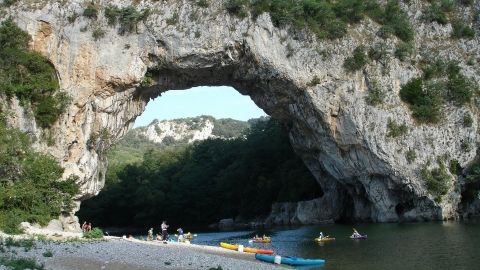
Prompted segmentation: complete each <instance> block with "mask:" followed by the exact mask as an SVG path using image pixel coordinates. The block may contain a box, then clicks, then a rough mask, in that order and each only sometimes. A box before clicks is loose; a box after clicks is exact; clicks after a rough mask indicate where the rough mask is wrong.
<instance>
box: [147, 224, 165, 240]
mask: <svg viewBox="0 0 480 270" xmlns="http://www.w3.org/2000/svg"><path fill="white" fill-rule="evenodd" d="M168 227H169V226H168V225H167V222H166V221H163V222H162V225H161V226H160V229H161V231H162V234H161V235H160V234H158V233H157V235H156V236H155V240H158V241H164V243H167V241H168ZM147 240H148V241H153V228H150V230H148V234H147Z"/></svg>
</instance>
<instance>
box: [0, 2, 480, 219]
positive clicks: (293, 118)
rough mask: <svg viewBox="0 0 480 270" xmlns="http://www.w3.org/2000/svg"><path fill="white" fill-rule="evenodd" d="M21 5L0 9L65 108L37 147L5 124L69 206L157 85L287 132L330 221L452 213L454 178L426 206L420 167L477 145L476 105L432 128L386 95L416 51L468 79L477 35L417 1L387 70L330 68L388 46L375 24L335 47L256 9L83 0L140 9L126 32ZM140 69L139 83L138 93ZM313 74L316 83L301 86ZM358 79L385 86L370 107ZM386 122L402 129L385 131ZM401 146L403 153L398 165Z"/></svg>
mask: <svg viewBox="0 0 480 270" xmlns="http://www.w3.org/2000/svg"><path fill="white" fill-rule="evenodd" d="M23 2H24V1H18V2H17V4H15V5H13V6H11V7H8V8H4V11H3V12H4V14H5V13H6V14H7V15H9V16H12V17H13V19H14V20H15V22H17V23H18V25H19V26H20V27H21V28H22V29H24V30H26V31H28V32H29V33H30V34H31V35H32V37H33V41H32V44H31V46H32V48H33V49H34V50H36V51H38V52H40V53H41V54H43V55H44V56H46V57H47V58H48V59H50V61H51V63H52V64H53V65H54V66H55V68H56V70H57V72H58V77H59V79H60V85H61V88H62V89H63V90H65V91H66V92H68V93H69V94H70V96H71V97H72V99H73V102H72V103H71V105H70V107H69V109H68V111H67V113H65V114H64V115H62V116H61V117H60V119H59V120H58V122H57V123H56V124H55V125H54V126H53V128H52V129H51V131H50V132H51V133H52V136H53V138H54V140H55V144H54V145H50V146H49V145H47V144H46V143H45V142H44V141H43V140H42V139H41V138H42V134H44V133H45V132H46V131H42V130H40V129H39V128H38V127H37V126H36V125H35V123H33V122H32V120H31V119H29V113H28V112H27V111H25V110H24V109H23V108H20V107H19V106H18V103H15V101H14V102H12V103H11V104H10V108H11V110H12V111H13V112H14V113H15V117H14V118H12V119H11V124H12V125H15V126H17V127H20V128H21V129H23V130H25V131H28V132H29V133H31V134H32V136H36V137H37V138H38V140H37V142H36V143H35V147H36V148H37V149H39V150H42V151H44V152H48V153H51V154H52V155H54V156H55V157H56V158H57V159H58V160H60V161H61V162H62V165H63V166H64V167H65V176H68V175H70V174H75V175H77V176H79V180H78V183H79V185H80V186H81V194H80V195H79V197H78V200H79V201H81V200H84V199H87V198H89V197H91V196H94V195H96V194H97V193H98V192H99V191H100V190H101V189H102V187H103V185H104V176H105V170H106V167H107V161H106V159H105V157H104V150H105V149H106V148H107V147H108V146H109V145H111V144H112V143H114V142H115V141H116V140H117V139H118V138H120V137H121V136H122V135H124V134H125V133H126V131H128V129H130V128H131V126H132V124H133V122H134V120H135V118H136V117H137V116H138V115H140V114H141V113H142V112H143V110H144V108H145V105H146V104H147V102H148V101H149V100H150V99H151V98H155V97H158V96H159V95H161V93H162V92H164V91H166V90H168V89H187V88H189V87H193V86H201V85H211V86H215V85H230V86H233V87H235V89H237V90H238V91H239V92H241V93H242V94H245V95H249V96H250V97H251V98H252V99H253V100H254V102H255V103H256V104H257V105H258V106H259V107H261V108H262V109H263V110H264V111H265V112H266V113H268V114H269V115H270V116H272V117H274V118H276V119H278V120H280V121H282V122H283V123H285V125H286V126H287V127H288V128H289V130H290V138H291V142H292V145H293V146H294V148H295V150H296V152H297V153H298V154H299V155H300V156H301V157H302V158H303V160H304V161H305V163H306V164H307V166H308V167H309V168H310V170H311V171H312V172H313V174H314V175H315V176H316V178H317V180H318V182H319V184H320V185H321V186H322V189H323V190H324V192H325V194H326V197H325V199H322V200H323V201H322V204H330V206H334V208H332V209H334V210H335V211H333V212H332V216H331V218H333V219H335V218H336V217H338V216H340V215H343V216H346V217H351V218H355V219H358V220H366V221H375V222H391V221H399V220H431V219H445V218H454V217H456V216H457V215H458V211H459V205H460V202H461V196H460V194H461V193H460V191H461V187H462V183H461V182H459V181H458V179H457V178H456V177H455V176H452V179H453V181H452V183H451V186H450V190H449V192H448V194H447V195H445V196H444V197H443V198H442V201H441V202H436V201H435V200H434V198H433V196H432V195H431V194H429V193H428V191H427V190H426V187H425V183H424V181H423V179H422V178H421V176H420V169H421V168H422V167H423V166H424V165H426V164H427V165H428V164H430V165H428V166H429V167H430V168H433V167H435V166H436V164H435V162H431V161H435V160H436V158H437V157H439V156H444V155H448V157H449V159H456V160H458V162H459V164H460V165H461V166H462V167H465V166H466V165H467V164H468V163H469V162H471V161H472V160H473V159H474V158H475V156H476V154H475V151H465V150H464V149H462V142H463V141H464V140H468V141H471V142H477V141H478V139H479V136H478V132H477V128H478V120H477V114H478V112H477V109H476V108H475V107H473V106H471V107H453V106H447V108H446V111H447V113H446V114H445V117H444V119H443V120H442V123H440V124H438V125H420V124H417V123H415V121H414V119H413V118H412V117H411V112H410V111H409V109H408V107H407V106H406V104H404V103H402V101H401V100H400V98H399V95H398V92H399V89H400V87H401V85H403V84H405V83H406V82H407V81H408V80H409V79H411V78H412V77H415V76H419V75H420V74H421V70H420V68H419V67H418V66H417V65H415V63H419V62H421V61H422V60H423V59H427V58H429V57H439V58H442V59H452V60H457V61H459V63H460V66H461V67H462V69H463V71H462V72H464V73H465V74H466V75H468V76H473V77H474V78H475V79H476V80H477V81H478V69H479V64H478V63H473V64H472V65H467V64H466V62H467V59H469V58H473V59H478V57H479V50H478V48H479V39H478V36H477V37H475V38H474V39H473V40H469V41H466V40H454V39H451V38H450V33H451V25H450V24H446V25H443V26H442V25H438V24H436V23H425V22H424V21H422V20H421V18H422V14H421V10H422V5H423V4H422V3H423V2H421V1H412V3H411V4H410V5H409V6H403V8H404V9H406V10H407V11H408V14H409V17H410V20H411V21H412V22H413V24H414V29H415V32H416V38H415V42H414V47H415V55H414V57H413V59H414V61H413V62H405V63H404V62H400V61H399V60H398V59H396V58H394V57H393V56H392V54H393V49H391V54H389V56H388V63H389V64H388V65H383V64H381V63H379V62H376V61H373V62H371V63H370V64H369V65H367V66H366V67H365V68H364V69H363V70H362V71H359V72H356V73H347V72H346V71H345V70H344V68H343V67H342V63H343V62H344V60H345V58H346V57H348V56H350V55H351V53H352V51H353V50H354V49H355V48H356V47H357V46H358V45H360V44H363V45H366V46H369V45H372V44H374V43H377V42H386V44H387V45H391V47H392V48H394V46H393V44H394V42H395V41H396V38H395V37H393V38H390V39H387V40H385V41H383V40H382V39H381V38H380V37H378V36H377V35H376V33H377V32H378V30H379V28H380V25H378V24H376V23H375V22H373V21H371V20H369V19H365V20H364V21H363V22H362V23H360V24H358V25H355V26H351V27H350V28H349V33H348V35H347V36H346V37H344V38H342V39H339V40H334V41H331V40H321V41H315V38H313V36H312V35H310V34H308V33H303V32H300V33H299V32H298V31H296V32H295V31H288V30H285V29H278V28H275V27H274V26H273V24H272V22H271V20H270V17H269V15H268V14H262V15H260V16H259V17H258V18H256V20H253V19H252V18H250V17H247V18H243V19H239V18H236V17H234V16H230V15H228V13H226V11H225V8H224V7H223V3H222V2H223V1H211V2H210V6H209V7H208V8H202V7H200V6H198V5H196V4H195V1H102V0H100V1H95V3H96V4H97V5H98V6H100V7H105V6H106V5H108V4H114V5H118V6H121V7H124V6H127V5H135V7H136V8H137V9H138V10H140V9H144V8H150V10H151V14H150V16H149V17H148V18H147V20H146V21H145V22H140V23H138V27H137V29H136V31H135V32H134V33H131V34H128V33H126V34H124V35H120V34H118V27H111V26H108V25H107V20H106V19H105V17H104V16H103V11H100V13H99V15H98V18H97V19H96V20H91V19H88V18H86V17H82V16H77V15H76V14H82V13H83V10H84V9H85V8H86V5H87V4H88V3H87V2H85V1H83V0H82V1H79V0H73V1H41V2H29V3H23ZM475 6H476V7H477V8H478V2H477V1H475ZM67 18H74V19H72V20H70V19H67ZM98 29H101V30H102V31H104V32H103V34H104V36H103V37H97V39H96V38H94V37H93V36H92V31H94V30H98ZM97 33H98V32H97ZM148 70H150V71H151V74H153V76H152V78H153V83H152V84H150V85H149V86H145V84H143V83H142V82H143V81H144V76H145V74H146V73H147V71H148ZM315 76H316V78H317V79H318V80H316V81H318V84H312V83H310V82H312V79H313V78H315ZM372 80H375V81H377V82H378V84H379V86H380V87H382V88H383V89H385V90H386V99H385V102H384V104H382V105H380V106H377V107H373V106H369V105H367V103H366V102H365V96H366V94H367V92H368V88H369V86H370V84H371V82H372ZM466 112H468V113H470V114H471V115H473V116H474V117H473V124H472V126H471V127H464V126H463V125H462V124H461V123H462V119H463V115H464V114H465V113H466ZM389 118H390V119H393V120H395V121H396V122H397V123H404V124H406V125H407V126H408V127H409V132H408V133H407V134H406V135H403V136H401V137H399V138H390V137H387V136H386V135H387V132H388V130H387V119H389ZM409 149H415V150H416V154H417V155H416V159H415V160H414V161H413V162H411V163H408V162H407V159H406V157H405V155H406V151H407V150H409ZM327 199H328V200H330V202H328V201H327ZM312 205H315V203H312ZM312 207H313V206H312ZM312 211H313V210H312ZM298 218H299V219H300V217H298ZM322 218H323V216H322ZM325 218H328V217H327V216H325Z"/></svg>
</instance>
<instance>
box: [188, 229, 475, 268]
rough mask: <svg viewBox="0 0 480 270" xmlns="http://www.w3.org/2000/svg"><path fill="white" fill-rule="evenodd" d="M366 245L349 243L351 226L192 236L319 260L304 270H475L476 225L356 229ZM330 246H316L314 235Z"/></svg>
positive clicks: (207, 242)
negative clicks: (264, 238) (266, 238)
mask: <svg viewBox="0 0 480 270" xmlns="http://www.w3.org/2000/svg"><path fill="white" fill-rule="evenodd" d="M354 227H355V228H356V229H357V230H358V231H359V232H360V233H362V234H367V235H368V239H367V240H351V239H349V238H348V236H349V235H350V234H351V233H352V225H338V224H332V225H322V226H304V227H295V228H285V227H282V228H275V229H272V230H270V231H257V232H255V231H236V232H209V233H198V237H196V238H195V240H194V241H193V243H197V244H205V245H213V246H218V244H219V242H220V241H225V242H230V243H238V244H243V245H245V246H255V247H262V248H270V249H273V250H275V252H276V253H277V254H279V255H282V256H298V257H303V258H321V259H325V260H326V264H325V266H323V267H317V268H308V269H325V270H335V269H341V270H349V269H356V270H367V269H368V270H372V269H382V270H384V269H402V270H403V269H415V270H419V269H422V270H423V269H424V270H438V269H480V256H479V254H480V220H472V221H469V222H430V223H402V224H397V223H391V224H360V225H354ZM320 231H323V233H324V234H325V235H330V236H334V237H336V241H334V242H329V243H325V244H318V243H316V242H314V241H313V239H314V238H315V237H317V235H318V233H319V232H320ZM257 233H258V234H259V235H262V234H263V233H266V234H268V235H270V236H271V237H272V243H270V244H250V243H249V242H248V240H249V239H250V238H251V237H252V236H254V235H255V234H257Z"/></svg>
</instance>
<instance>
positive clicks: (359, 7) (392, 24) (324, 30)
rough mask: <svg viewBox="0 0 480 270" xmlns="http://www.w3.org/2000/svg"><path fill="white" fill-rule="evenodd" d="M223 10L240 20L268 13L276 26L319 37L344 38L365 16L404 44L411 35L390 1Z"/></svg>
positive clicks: (231, 4)
mask: <svg viewBox="0 0 480 270" xmlns="http://www.w3.org/2000/svg"><path fill="white" fill-rule="evenodd" d="M225 8H226V10H227V11H228V12H229V13H231V14H234V15H237V16H239V17H246V16H247V15H248V11H250V12H251V14H252V15H253V17H257V16H259V15H260V14H262V13H264V12H267V13H269V14H270V17H271V18H272V21H273V24H274V25H275V26H277V27H281V26H287V25H289V26H293V27H296V28H308V29H310V30H311V31H312V32H313V33H315V34H316V36H317V37H318V38H329V39H335V38H341V37H343V36H345V35H346V33H347V26H348V24H356V23H359V22H360V21H361V20H362V19H363V18H365V17H370V18H371V19H373V20H374V21H376V22H378V23H379V24H381V25H382V26H383V27H382V30H383V32H388V33H392V34H394V35H396V36H397V37H398V38H400V39H402V40H404V41H410V40H412V39H413V36H414V32H413V28H412V26H411V24H410V21H409V19H408V17H407V15H406V13H405V12H404V11H403V10H402V9H401V7H400V5H399V3H398V1H396V0H389V1H388V3H387V4H386V5H385V6H382V5H380V4H379V1H377V0H340V1H326V0H303V1H291V0H255V1H253V0H227V1H226V3H225Z"/></svg>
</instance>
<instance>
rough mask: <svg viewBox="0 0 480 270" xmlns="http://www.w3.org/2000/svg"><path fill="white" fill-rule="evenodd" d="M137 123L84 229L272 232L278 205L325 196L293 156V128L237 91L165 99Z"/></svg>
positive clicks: (86, 214)
mask: <svg viewBox="0 0 480 270" xmlns="http://www.w3.org/2000/svg"><path fill="white" fill-rule="evenodd" d="M202 105H203V106H202ZM211 115H213V116H211ZM159 118H160V119H159ZM136 120H137V121H136V123H135V124H134V125H133V126H134V128H133V129H132V130H131V131H129V132H128V133H127V134H126V135H125V137H124V138H123V139H121V140H120V141H119V143H118V144H117V146H113V148H112V149H111V150H109V151H108V152H107V157H108V161H109V169H108V170H107V173H106V186H105V188H104V190H103V191H102V192H100V194H99V195H98V196H96V197H94V198H93V199H91V200H87V201H85V202H84V203H83V205H82V208H81V209H80V212H79V213H78V215H79V217H80V218H81V219H82V220H93V221H94V222H95V224H98V225H100V226H109V227H112V226H114V227H127V226H128V225H133V226H138V227H142V228H143V227H144V226H150V225H152V222H155V221H158V220H159V218H160V217H161V218H164V219H168V220H170V222H171V223H172V224H185V223H187V224H189V223H188V222H190V224H192V225H195V226H205V225H208V224H210V223H214V222H217V221H218V220H220V219H222V218H235V220H236V221H237V222H246V221H252V220H256V221H259V222H263V221H264V220H266V219H268V216H269V214H270V210H271V206H272V204H274V203H282V202H297V201H305V200H314V199H317V200H318V199H321V198H322V196H323V190H322V188H321V187H320V186H319V184H318V182H317V181H316V179H315V178H314V177H313V176H312V174H311V172H310V171H309V170H308V169H307V168H306V167H305V165H304V163H303V161H302V160H301V158H300V157H299V156H297V155H296V154H295V153H294V150H293V148H292V147H291V145H290V141H289V135H288V126H286V125H284V124H283V123H281V122H278V121H276V120H273V119H271V118H270V117H267V114H265V112H263V111H262V110H261V109H260V108H258V107H257V106H256V105H255V104H254V103H253V102H252V101H251V99H250V98H249V97H248V96H244V95H241V94H239V93H238V92H237V91H236V90H235V89H234V88H231V87H199V88H192V89H187V90H172V91H165V92H160V94H159V96H158V97H157V98H156V99H155V100H153V101H150V102H149V104H148V105H147V107H146V109H145V111H144V113H143V114H142V115H141V116H140V117H138V118H137V119H136ZM125 193H131V194H128V195H125ZM119 201H121V202H119ZM220 205H223V206H222V207H219V206H220ZM168 209H172V210H168ZM178 213H183V214H181V215H178ZM184 213H189V214H188V215H187V216H188V219H187V218H182V217H184V216H185V215H184ZM196 213H201V214H198V215H197V214H196ZM99 217H101V218H99ZM293 218H294V217H293V216H292V217H291V219H292V220H293ZM303 222H305V223H308V221H307V220H303ZM149 224H150V225H149ZM155 225H158V224H155Z"/></svg>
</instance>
